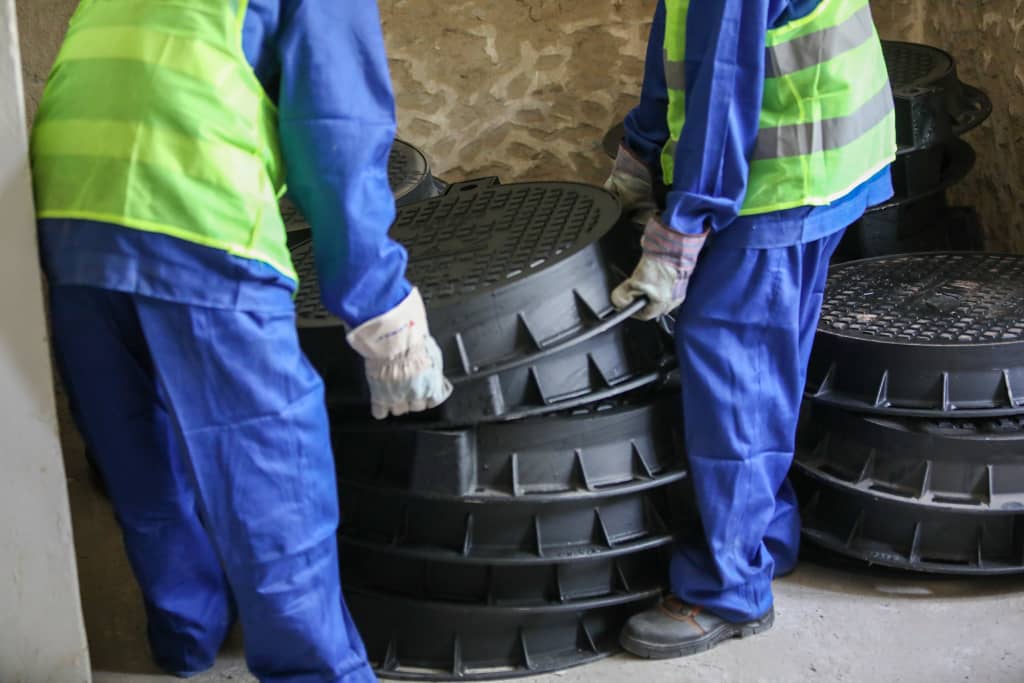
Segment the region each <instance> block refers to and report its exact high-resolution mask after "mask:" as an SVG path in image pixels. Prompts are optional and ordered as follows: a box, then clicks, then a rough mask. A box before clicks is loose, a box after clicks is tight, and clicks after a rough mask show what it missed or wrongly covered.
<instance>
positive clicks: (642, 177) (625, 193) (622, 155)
mask: <svg viewBox="0 0 1024 683" xmlns="http://www.w3.org/2000/svg"><path fill="white" fill-rule="evenodd" d="M604 189H606V190H608V191H609V192H611V193H612V194H614V195H615V196H616V197H618V198H619V203H620V204H622V211H623V213H624V214H625V216H626V218H628V219H629V221H630V222H631V223H635V224H636V225H637V226H639V227H643V226H644V225H646V224H647V221H649V220H650V219H651V218H653V217H654V216H655V215H656V214H657V213H658V204H657V202H655V201H654V180H653V179H652V177H651V171H650V169H649V168H647V165H646V164H645V163H644V162H642V161H640V159H638V158H637V157H636V155H635V154H633V153H632V152H631V151H629V149H627V148H626V146H625V145H619V153H618V154H617V155H616V157H615V165H614V166H612V174H611V175H610V176H608V180H606V181H605V183H604Z"/></svg>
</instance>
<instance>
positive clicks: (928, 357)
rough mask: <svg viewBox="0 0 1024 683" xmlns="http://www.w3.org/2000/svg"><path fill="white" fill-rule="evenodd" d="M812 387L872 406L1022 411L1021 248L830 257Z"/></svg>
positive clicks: (932, 412) (829, 399)
mask: <svg viewBox="0 0 1024 683" xmlns="http://www.w3.org/2000/svg"><path fill="white" fill-rule="evenodd" d="M807 387H808V394H809V395H810V396H811V398H812V399H813V400H814V401H815V402H818V403H823V404H828V405H834V406H838V407H843V408H847V409H851V410H857V411H863V412H868V413H877V414H892V415H909V416H923V417H935V416H936V415H946V416H958V417H994V416H998V415H1015V414H1021V413H1024V257H1022V256H1012V255H1001V254H985V253H978V252H954V253H926V254H907V255H904V256H886V257H881V258H876V259H868V260H864V261H853V262H850V263H844V264H841V265H838V266H834V267H833V268H832V270H831V272H830V275H829V281H828V289H827V291H826V295H825V302H824V306H823V308H822V315H821V322H820V323H819V326H818V334H817V338H816V340H815V345H814V349H813V351H812V354H811V363H810V367H809V369H808V382H807Z"/></svg>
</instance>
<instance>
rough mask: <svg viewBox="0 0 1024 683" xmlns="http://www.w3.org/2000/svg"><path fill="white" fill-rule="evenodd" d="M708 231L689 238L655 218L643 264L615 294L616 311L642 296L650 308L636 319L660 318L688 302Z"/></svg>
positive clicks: (647, 232)
mask: <svg viewBox="0 0 1024 683" xmlns="http://www.w3.org/2000/svg"><path fill="white" fill-rule="evenodd" d="M708 232H710V231H708V230H705V231H704V232H703V233H702V234H700V235H686V234H683V233H681V232H676V231H675V230H672V229H670V228H668V227H666V226H665V224H664V223H662V222H661V219H660V218H657V217H653V218H651V219H650V220H649V221H648V222H647V227H646V228H644V237H643V239H642V240H640V246H641V247H643V256H641V257H640V263H638V264H637V266H636V270H634V271H633V274H632V275H631V276H630V277H629V279H628V280H626V281H625V282H623V283H622V284H621V285H619V286H618V287H616V288H615V291H614V292H612V304H614V305H615V308H617V309H619V310H620V311H621V310H623V309H625V308H629V306H630V305H631V304H632V303H633V302H634V301H635V300H636V299H637V298H638V297H647V302H648V303H647V305H646V306H644V307H643V308H642V309H641V310H640V312H639V313H637V314H636V315H634V316H633V317H634V318H636V319H637V320H653V319H655V318H660V317H661V316H663V315H665V314H667V313H671V312H672V311H673V310H675V309H676V308H678V307H679V305H680V304H681V303H683V301H685V300H686V288H687V286H688V285H689V284H690V276H691V275H693V269H694V268H695V267H696V266H697V257H698V256H699V255H700V250H701V249H702V248H704V241H705V240H706V239H707V237H708Z"/></svg>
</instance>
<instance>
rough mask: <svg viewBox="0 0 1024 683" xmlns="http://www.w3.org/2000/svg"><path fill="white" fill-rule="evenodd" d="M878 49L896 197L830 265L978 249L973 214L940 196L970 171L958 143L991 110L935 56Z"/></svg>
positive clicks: (896, 47) (922, 48) (968, 157)
mask: <svg viewBox="0 0 1024 683" xmlns="http://www.w3.org/2000/svg"><path fill="white" fill-rule="evenodd" d="M882 49H883V51H884V53H885V61H886V65H887V66H888V69H889V79H890V82H891V84H892V88H893V96H894V98H895V100H896V143H897V145H898V148H899V149H898V152H897V156H896V162H895V163H894V164H893V166H892V176H893V188H894V190H895V192H896V195H895V196H894V197H893V198H892V199H891V200H889V201H887V202H885V203H884V204H881V205H878V206H875V207H872V208H871V209H870V210H869V211H868V213H867V215H865V216H864V218H863V219H861V220H860V221H858V222H857V223H855V224H854V225H853V226H851V227H850V229H849V230H848V231H847V235H846V237H845V238H844V240H843V242H842V243H841V244H840V246H839V249H838V250H837V251H836V257H835V262H837V263H838V262H842V261H848V260H852V259H859V258H867V257H872V256H883V255H886V254H896V253H906V252H912V251H928V250H938V249H950V248H964V249H975V248H980V247H981V244H980V240H981V235H980V230H979V228H978V225H977V219H976V218H975V217H974V216H973V212H972V211H971V210H970V209H969V208H966V207H955V208H951V207H949V206H947V203H946V190H947V189H949V188H950V187H951V186H952V185H954V184H956V183H959V182H960V181H962V180H963V179H964V178H966V177H967V175H968V173H970V171H971V169H972V168H973V167H974V163H975V154H974V149H973V148H972V147H971V146H970V145H969V144H968V143H967V142H965V141H964V140H961V139H960V136H962V135H964V134H965V133H967V132H969V131H971V130H973V129H974V128H976V127H978V126H979V125H981V124H982V123H983V122H984V121H985V120H986V119H987V118H988V117H989V115H991V113H992V103H991V102H990V101H989V99H988V97H987V96H986V95H985V93H983V92H982V91H981V90H978V89H977V88H973V87H971V86H968V85H965V84H963V83H962V82H961V81H960V79H959V77H958V75H957V70H956V62H955V61H954V59H953V57H952V56H951V55H949V54H948V53H946V52H944V51H942V50H939V49H937V48H934V47H931V46H928V45H918V44H914V43H901V42H892V41H883V42H882Z"/></svg>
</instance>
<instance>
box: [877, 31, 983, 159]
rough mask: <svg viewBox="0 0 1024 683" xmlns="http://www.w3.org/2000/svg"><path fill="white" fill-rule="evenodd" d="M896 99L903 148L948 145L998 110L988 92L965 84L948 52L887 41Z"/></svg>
mask: <svg viewBox="0 0 1024 683" xmlns="http://www.w3.org/2000/svg"><path fill="white" fill-rule="evenodd" d="M882 51H883V52H884V54H885V63H886V66H887V67H888V69H889V81H890V83H891V84H892V89H893V94H894V96H895V98H896V107H897V122H896V133H897V142H898V144H899V146H900V148H901V149H905V150H910V149H920V148H923V147H930V146H933V145H936V144H945V143H947V142H949V141H950V140H951V138H952V137H953V136H955V135H963V134H964V133H966V132H967V131H969V130H971V129H972V128H975V127H976V126H978V125H980V124H981V123H982V122H983V121H985V119H987V118H988V117H989V115H990V114H991V113H992V103H991V102H990V101H989V99H988V97H987V96H986V95H985V93H983V92H982V91H980V90H978V89H977V88H972V87H970V86H967V85H964V84H963V83H961V82H960V78H959V77H958V76H957V71H956V63H955V61H954V60H953V57H952V56H950V55H949V54H948V53H946V52H944V51H942V50H940V49H938V48H935V47H932V46H930V45H919V44H916V43H904V42H898V41H889V40H883V41H882Z"/></svg>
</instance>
